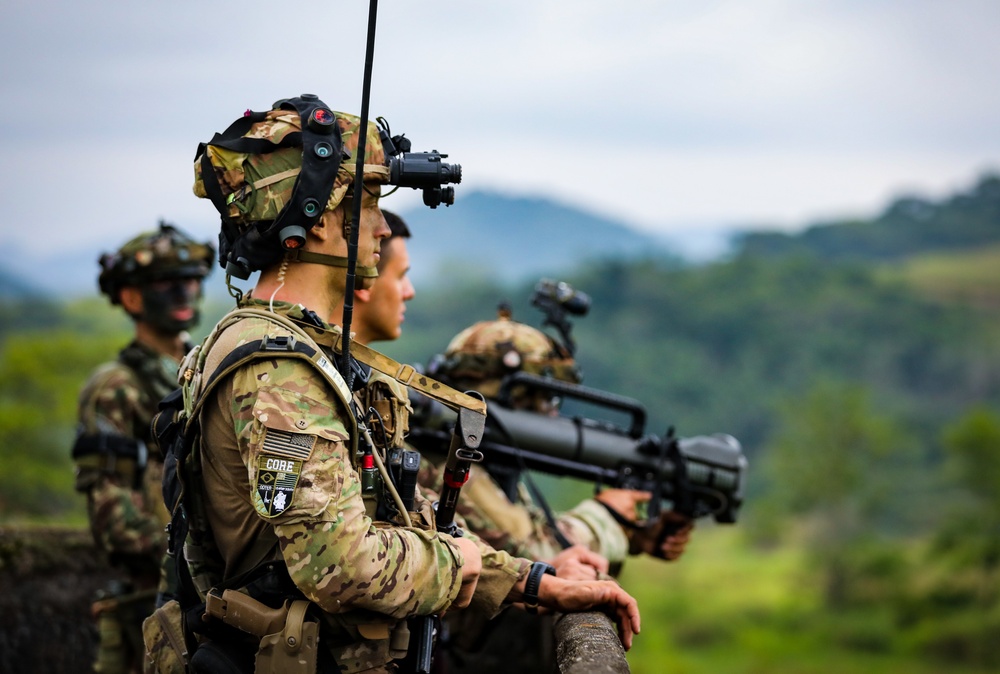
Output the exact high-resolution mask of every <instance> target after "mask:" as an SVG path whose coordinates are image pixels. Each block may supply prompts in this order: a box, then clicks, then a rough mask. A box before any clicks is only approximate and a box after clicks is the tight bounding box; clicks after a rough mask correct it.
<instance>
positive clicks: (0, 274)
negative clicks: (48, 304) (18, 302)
mask: <svg viewBox="0 0 1000 674" xmlns="http://www.w3.org/2000/svg"><path fill="white" fill-rule="evenodd" d="M50 294H51V293H50V292H49V291H47V290H46V289H44V288H42V287H41V286H39V285H37V284H36V283H35V282H34V279H31V280H28V279H26V278H25V275H24V274H23V273H21V272H16V271H10V270H5V269H0V300H11V299H31V298H39V297H46V296H48V295H50Z"/></svg>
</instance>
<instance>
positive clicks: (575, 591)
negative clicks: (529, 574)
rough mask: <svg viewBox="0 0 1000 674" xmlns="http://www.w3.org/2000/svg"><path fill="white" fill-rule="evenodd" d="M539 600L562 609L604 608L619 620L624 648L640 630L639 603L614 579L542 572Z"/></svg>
mask: <svg viewBox="0 0 1000 674" xmlns="http://www.w3.org/2000/svg"><path fill="white" fill-rule="evenodd" d="M538 604H539V606H543V607H545V608H547V609H550V610H552V611H559V612H560V613H579V612H580V611H589V610H595V611H602V612H603V613H607V614H608V615H609V616H611V617H612V618H613V619H614V620H615V622H617V623H618V637H619V638H620V639H621V640H622V646H624V647H625V650H628V649H630V648H632V636H633V635H635V634H638V633H639V604H638V603H637V602H636V600H635V598H634V597H632V596H631V595H630V594H629V593H628V592H626V591H625V590H623V589H622V587H621V586H620V585H619V584H618V583H616V582H614V581H613V580H566V579H564V578H559V577H558V576H542V582H541V585H540V586H539V588H538Z"/></svg>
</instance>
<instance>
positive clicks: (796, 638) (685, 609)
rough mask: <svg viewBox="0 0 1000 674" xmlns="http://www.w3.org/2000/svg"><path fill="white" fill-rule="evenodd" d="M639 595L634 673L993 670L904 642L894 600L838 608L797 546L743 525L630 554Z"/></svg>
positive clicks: (629, 581) (628, 584) (630, 579)
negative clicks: (680, 547)
mask: <svg viewBox="0 0 1000 674" xmlns="http://www.w3.org/2000/svg"><path fill="white" fill-rule="evenodd" d="M621 582H622V585H623V586H624V587H625V588H626V589H627V590H628V591H629V592H630V593H632V594H633V595H634V596H635V597H636V598H637V599H638V600H639V607H640V610H641V612H642V620H643V622H642V633H641V634H640V635H639V636H638V637H637V638H636V641H635V645H634V646H633V648H632V650H631V651H630V652H629V654H628V660H629V663H630V665H631V667H632V672H633V673H634V674H664V673H669V674H701V673H703V672H704V673H706V674H707V673H709V672H712V673H713V674H758V673H759V674H764V673H768V674H782V673H785V672H787V673H789V674H792V673H794V674H834V673H837V674H843V673H844V672H865V673H866V674H867V673H869V672H870V673H873V674H880V673H882V672H885V673H886V674H888V673H890V672H891V673H893V674H895V673H896V672H908V673H911V674H937V673H939V672H940V673H943V672H960V673H962V674H985V672H986V671H987V670H985V669H975V668H963V667H962V666H960V665H959V664H956V663H951V662H937V661H934V660H931V659H929V658H927V657H926V656H921V655H919V654H915V653H913V652H911V651H910V650H908V649H906V648H905V647H903V646H902V645H901V644H902V643H903V639H901V638H900V634H899V633H898V630H897V629H896V627H895V625H894V617H893V615H892V612H891V611H890V610H889V609H888V607H885V608H884V609H883V608H880V606H878V605H875V606H871V607H867V608H865V609H864V610H855V611H853V612H849V613H844V614H831V613H829V612H828V611H826V610H824V608H823V605H822V597H821V587H822V583H821V582H820V579H819V578H818V577H816V576H815V574H814V573H813V572H812V571H811V570H810V564H809V563H808V562H807V559H806V558H805V557H803V555H802V554H801V553H800V552H799V551H798V550H797V549H794V548H792V547H775V548H771V549H761V548H755V547H752V546H750V545H749V544H748V543H746V542H745V540H744V538H743V536H742V535H741V533H740V531H739V529H738V527H721V526H711V525H703V526H701V527H700V528H699V529H698V530H696V532H695V535H694V537H693V538H692V541H691V544H690V546H689V548H688V551H687V552H686V553H685V555H684V557H683V559H682V560H680V561H678V562H674V563H665V562H660V561H658V560H654V559H649V558H633V559H631V560H629V561H628V562H627V563H626V565H625V569H624V572H623V573H622V575H621Z"/></svg>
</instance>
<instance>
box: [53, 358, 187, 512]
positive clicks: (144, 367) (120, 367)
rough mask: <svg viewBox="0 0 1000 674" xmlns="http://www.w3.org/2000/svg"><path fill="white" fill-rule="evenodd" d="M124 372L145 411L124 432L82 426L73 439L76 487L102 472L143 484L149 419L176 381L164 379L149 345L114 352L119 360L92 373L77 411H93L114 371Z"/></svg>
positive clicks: (80, 488)
mask: <svg viewBox="0 0 1000 674" xmlns="http://www.w3.org/2000/svg"><path fill="white" fill-rule="evenodd" d="M122 374H123V375H125V377H126V379H127V382H128V386H129V387H130V388H132V389H134V390H136V391H139V393H140V396H141V397H140V404H139V405H138V407H139V408H140V409H144V410H146V414H145V415H144V417H140V418H139V419H138V420H137V421H136V423H135V424H134V428H131V429H129V431H130V432H131V433H130V434H129V435H123V434H122V433H121V432H119V431H118V430H117V429H109V428H101V427H100V423H99V420H98V421H97V422H95V425H97V426H98V427H97V429H96V430H93V431H90V432H88V429H87V428H85V427H84V426H83V425H82V424H81V428H80V429H79V431H78V433H77V437H76V440H75V441H74V443H73V450H72V456H73V461H74V463H75V464H76V489H77V491H80V492H86V491H88V490H89V489H90V488H91V487H93V486H94V484H96V483H97V481H98V480H99V479H100V477H101V476H102V475H108V474H110V475H113V476H115V477H116V478H117V480H118V482H119V483H120V484H122V485H124V486H127V487H129V488H132V489H138V488H140V486H141V483H142V476H143V472H144V471H145V469H146V464H147V461H148V460H149V456H148V451H149V446H150V427H149V422H148V419H151V418H152V416H153V414H154V412H155V411H156V407H155V406H156V403H157V401H159V400H160V399H162V398H163V397H164V396H166V395H167V394H169V393H170V391H172V390H173V388H174V386H175V384H174V382H173V381H171V380H170V379H169V378H168V377H167V374H168V373H166V372H165V371H164V368H163V366H162V364H161V363H160V362H159V357H157V356H156V355H155V354H153V353H152V352H151V351H150V350H149V348H148V347H144V346H141V345H139V344H138V343H137V342H132V343H131V344H129V345H128V346H126V347H125V348H124V349H122V350H121V352H119V354H118V358H117V359H116V360H115V361H113V362H110V363H106V364H105V365H102V366H101V367H100V368H99V369H98V370H97V372H96V373H95V374H94V376H93V378H92V379H91V381H90V382H89V383H88V386H87V388H86V390H85V394H86V397H85V398H84V399H83V400H81V401H80V408H81V410H93V408H94V405H95V403H96V399H97V396H98V395H100V394H101V392H102V391H103V390H104V389H105V387H106V386H107V384H108V382H109V381H110V380H111V379H112V378H113V377H114V376H116V375H122Z"/></svg>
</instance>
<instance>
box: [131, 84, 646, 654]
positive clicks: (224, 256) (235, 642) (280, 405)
mask: <svg viewBox="0 0 1000 674" xmlns="http://www.w3.org/2000/svg"><path fill="white" fill-rule="evenodd" d="M359 127H360V120H359V119H358V118H357V117H354V116H351V115H346V114H343V113H337V112H333V111H331V110H330V109H329V108H327V107H326V106H325V105H324V104H323V103H322V101H319V100H318V99H317V98H316V97H315V96H311V95H305V94H304V95H303V96H301V97H298V98H294V99H286V100H282V101H279V102H278V103H277V104H275V107H274V108H273V109H272V110H270V111H268V112H267V113H251V112H248V113H247V115H246V116H245V117H243V118H242V119H239V120H237V121H236V122H235V123H234V124H233V125H232V126H230V128H229V129H228V130H227V131H226V132H224V133H223V134H217V136H216V137H215V138H214V139H213V140H212V141H211V142H210V143H208V144H204V145H202V146H200V148H199V156H198V159H197V160H196V164H195V166H196V182H195V192H196V194H198V195H199V196H202V197H209V198H211V199H212V201H213V204H214V205H215V206H216V208H217V209H218V210H219V212H220V214H221V216H222V220H223V225H222V234H221V235H220V248H221V250H220V261H221V262H223V264H225V265H226V266H227V271H228V272H230V273H234V274H236V275H237V276H240V277H242V278H246V277H247V276H248V275H249V274H250V273H251V272H254V271H258V270H259V271H260V277H259V279H258V280H257V283H256V286H255V288H254V290H253V292H252V293H251V294H250V295H249V296H248V297H246V298H242V297H238V305H239V307H238V309H237V310H235V311H234V312H232V313H230V314H229V315H227V316H226V317H224V318H223V319H222V321H221V322H220V323H219V324H218V325H217V326H216V328H215V330H214V331H213V332H212V334H211V335H210V336H209V337H208V338H207V340H206V341H205V342H204V343H203V344H202V345H201V346H200V347H197V348H196V349H195V351H193V352H192V353H191V354H190V355H189V357H188V359H187V360H186V361H185V363H184V365H183V366H182V374H183V377H184V378H185V380H186V381H188V382H189V383H188V384H187V385H186V386H185V389H184V391H185V397H186V399H187V400H188V401H189V402H188V403H187V404H186V405H185V410H186V412H187V413H188V414H189V415H190V418H191V423H192V424H196V425H197V428H198V429H200V435H199V436H198V437H197V439H196V441H195V443H194V444H193V446H192V447H191V454H190V456H189V457H186V458H184V459H183V460H182V461H181V463H180V464H179V470H180V471H181V473H182V475H183V478H184V481H183V484H184V489H185V492H184V494H185V495H184V499H186V500H184V501H182V503H183V508H184V509H183V513H184V515H185V517H184V520H185V521H187V522H188V523H189V525H190V529H189V531H188V535H187V537H186V544H185V547H184V556H185V558H186V561H187V564H186V567H182V570H183V569H184V568H186V569H187V570H188V571H189V572H190V575H191V584H192V585H193V586H194V588H196V589H197V591H198V598H199V599H201V600H203V601H204V602H205V605H204V607H203V609H202V611H201V612H197V611H196V612H195V613H191V612H189V613H188V616H189V618H190V617H191V616H193V615H196V614H197V615H201V616H203V617H204V620H203V622H201V624H193V625H192V624H191V622H189V626H191V627H192V628H193V629H194V631H196V632H198V633H199V634H200V637H199V639H200V643H201V645H200V646H199V647H198V648H197V650H196V651H195V653H194V656H193V658H192V663H191V664H192V669H193V671H216V670H218V669H219V668H220V667H221V665H220V661H228V662H234V663H236V664H237V665H238V666H239V667H241V668H242V670H243V671H253V668H254V654H255V653H257V651H258V649H259V650H260V654H258V655H257V656H256V671H257V672H263V671H278V670H280V669H281V668H282V667H284V666H286V665H289V660H288V659H289V658H290V659H292V660H295V661H296V662H298V661H306V662H308V663H309V664H307V665H306V670H302V671H308V670H310V669H312V668H314V667H318V669H319V671H341V672H344V673H345V674H353V673H354V672H388V671H394V665H393V663H392V661H393V658H394V657H398V656H400V655H401V652H405V648H406V641H405V639H404V638H403V637H404V632H405V630H404V628H405V619H407V618H410V617H413V616H422V615H429V614H434V613H440V612H442V611H444V610H446V609H449V608H459V607H464V606H471V607H472V608H474V609H475V610H477V611H479V612H481V613H482V614H484V615H492V614H494V613H495V612H496V611H497V610H498V609H499V608H500V607H501V606H502V605H504V604H506V603H509V602H524V603H526V604H528V605H540V606H543V607H548V608H552V609H557V610H563V611H566V610H586V609H589V608H592V607H599V608H602V609H604V610H608V611H609V612H610V613H612V614H613V615H615V616H616V617H617V619H618V621H619V625H620V627H621V630H622V638H623V642H624V643H625V644H626V645H629V644H630V643H631V637H632V634H633V633H636V632H637V631H638V619H639V618H638V609H637V608H636V605H635V600H634V599H632V598H631V597H629V596H628V594H627V593H625V592H624V591H622V590H621V589H620V588H618V587H617V586H615V585H614V584H613V583H608V582H600V581H592V582H576V583H574V582H570V581H566V580H563V579H560V578H557V577H553V576H551V575H547V571H548V569H546V568H545V567H544V566H539V565H533V564H532V563H531V562H530V561H529V560H526V559H520V558H515V557H512V556H510V555H508V554H507V553H502V552H497V551H494V550H491V549H489V548H488V547H487V546H485V545H484V544H482V542H481V541H479V540H478V539H476V538H475V537H474V536H469V537H462V538H454V537H451V536H448V535H444V534H440V533H437V532H436V531H435V530H434V527H433V519H434V518H433V511H432V509H431V508H430V505H429V503H427V502H426V501H424V500H423V499H421V498H420V495H419V493H418V494H416V495H415V499H414V503H413V506H412V511H411V512H406V511H408V510H410V508H408V507H404V508H400V507H399V506H401V505H403V503H404V501H403V500H402V499H401V498H399V495H398V493H396V492H397V491H398V490H396V489H394V488H393V487H392V486H391V480H385V479H383V481H382V482H381V483H379V482H378V481H377V479H376V478H375V477H374V474H375V472H376V471H375V469H374V468H373V467H372V464H378V463H379V460H380V459H379V457H377V456H375V455H376V454H378V453H379V452H380V451H381V450H382V449H384V446H385V444H386V443H385V442H384V440H385V436H387V435H390V436H391V435H393V434H394V432H395V428H396V426H394V424H393V423H392V422H393V420H394V419H396V414H397V413H398V412H399V411H400V409H399V401H398V400H396V399H393V398H392V397H391V395H390V396H389V397H388V399H386V398H385V397H384V395H385V393H386V391H385V389H384V388H380V389H379V390H378V391H377V392H376V393H372V392H371V391H370V389H372V388H373V387H372V386H370V385H368V386H366V385H365V384H364V383H363V381H360V380H361V379H362V378H361V377H360V376H359V377H358V378H357V379H356V380H355V381H356V383H359V384H360V387H359V388H358V390H356V391H351V390H349V388H348V386H347V384H346V382H345V380H344V379H343V378H342V377H341V375H340V374H339V372H338V371H337V370H336V369H334V368H333V367H331V365H330V363H331V362H336V361H337V359H338V358H340V356H339V355H338V354H337V349H338V345H339V344H340V342H341V339H340V338H341V335H340V330H339V329H338V328H337V327H336V326H334V325H332V324H331V321H333V320H339V318H340V317H339V316H335V315H334V312H335V310H336V308H337V307H338V306H339V304H340V303H341V302H342V301H343V297H344V293H345V290H346V288H347V276H346V271H345V256H346V255H347V254H348V236H347V235H348V232H349V231H350V229H349V228H351V229H353V230H354V231H355V232H356V233H357V234H358V239H357V240H358V249H357V264H358V270H359V278H361V279H362V285H363V286H365V287H368V286H370V284H371V282H372V280H373V279H374V277H375V274H376V270H375V266H376V264H377V263H378V261H379V257H380V256H379V251H380V245H381V242H382V241H383V240H384V239H385V238H386V237H387V236H388V234H389V229H388V227H387V226H386V223H385V220H384V219H383V216H382V213H381V211H380V209H379V198H380V190H381V185H383V184H385V183H387V182H388V179H389V170H388V166H387V161H386V157H385V155H384V152H383V147H382V142H381V140H380V137H379V134H378V128H377V127H376V125H375V124H370V125H369V127H368V128H367V129H364V130H362V129H360V128H359ZM361 133H366V148H365V152H364V175H363V182H364V193H363V194H360V195H358V194H355V193H354V189H353V184H354V175H353V173H354V167H355V164H354V162H353V161H352V162H345V163H344V164H343V165H341V164H340V159H341V157H342V156H355V155H356V154H357V153H358V152H359V149H358V145H359V137H360V134H361ZM327 160H329V161H327ZM355 199H361V217H360V221H358V222H354V219H353V217H352V214H353V212H354V208H353V205H354V200H355ZM236 294H237V295H239V293H238V292H237V293H236ZM359 374H361V375H363V372H361V373H359ZM380 397H381V399H379V400H371V402H372V404H371V409H372V410H375V417H374V418H373V417H369V418H368V419H365V418H363V417H362V418H359V417H361V416H362V415H361V414H359V412H361V411H367V410H368V408H365V407H362V408H361V409H359V405H358V402H359V401H364V402H365V404H367V403H368V402H369V400H370V399H374V398H380ZM382 403H386V404H382ZM368 425H372V427H373V431H378V432H374V433H372V434H369V432H368ZM372 437H374V438H375V439H374V441H373V442H371V443H369V442H368V440H369V438H372ZM168 483H169V481H168ZM379 484H381V485H382V487H383V488H382V489H380V488H379V487H378V485H379ZM387 493H391V494H392V496H393V498H394V500H393V501H392V502H391V503H390V502H389V500H387V497H386V494H387ZM174 521H175V522H177V521H178V520H177V518H176V517H175V520H174ZM185 583H186V582H185ZM182 608H187V607H184V606H182ZM276 612H277V613H276ZM276 614H277V615H278V616H279V617H278V618H277V619H276V618H274V615H276ZM248 616H250V617H251V618H252V619H250V620H248V619H247V617H248ZM195 623H197V621H195ZM262 625H263V626H262ZM271 629H274V630H276V631H275V632H274V633H269V632H268V631H267V630H271ZM312 630H315V631H312ZM317 633H318V637H319V638H318V642H317V640H316V639H315V638H314V636H313V637H310V635H316V634H317ZM291 634H295V635H299V636H300V637H302V638H301V639H299V638H292V639H291V641H289V635H291ZM275 644H277V646H275ZM283 644H284V645H283ZM317 644H318V645H317ZM149 645H150V644H149V642H148V641H147V646H149ZM312 663H318V664H312ZM338 668H339V669H338ZM297 671H298V670H297Z"/></svg>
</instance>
